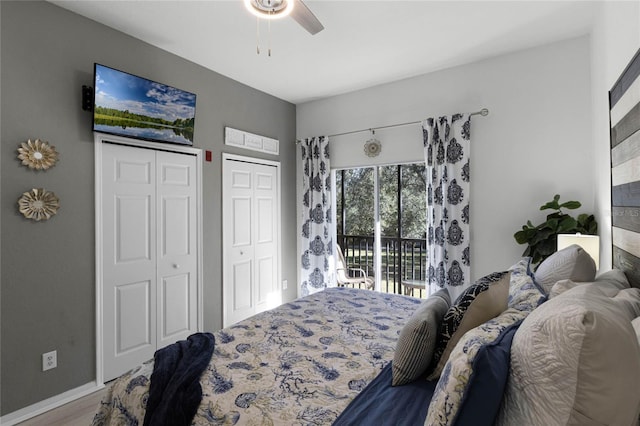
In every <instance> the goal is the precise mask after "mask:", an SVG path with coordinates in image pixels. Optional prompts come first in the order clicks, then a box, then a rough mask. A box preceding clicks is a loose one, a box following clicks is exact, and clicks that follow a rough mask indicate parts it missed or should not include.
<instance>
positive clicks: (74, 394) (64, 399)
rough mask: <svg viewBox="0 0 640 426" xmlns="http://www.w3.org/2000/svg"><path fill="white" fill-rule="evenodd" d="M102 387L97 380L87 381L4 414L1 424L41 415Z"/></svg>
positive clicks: (6, 425) (22, 420)
mask: <svg viewBox="0 0 640 426" xmlns="http://www.w3.org/2000/svg"><path fill="white" fill-rule="evenodd" d="M102 388H104V385H103V384H98V383H96V382H90V383H87V384H86V385H82V386H80V387H77V388H75V389H71V390H68V391H66V392H63V393H61V394H60V395H56V396H53V397H51V398H47V399H45V400H44V401H40V402H37V403H35V404H33V405H29V406H28V407H24V408H21V409H19V410H18V411H14V412H13V413H9V414H7V415H4V416H2V417H0V425H3V426H12V425H15V424H18V423H20V422H24V421H25V420H28V419H30V418H32V417H35V416H39V415H40V414H42V413H46V412H47V411H49V410H53V409H54V408H58V407H60V406H62V405H64V404H68V403H69V402H71V401H75V400H76V399H79V398H82V397H83V396H87V395H90V394H92V393H94V392H96V391H98V390H100V389H102Z"/></svg>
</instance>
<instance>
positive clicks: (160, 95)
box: [93, 64, 196, 145]
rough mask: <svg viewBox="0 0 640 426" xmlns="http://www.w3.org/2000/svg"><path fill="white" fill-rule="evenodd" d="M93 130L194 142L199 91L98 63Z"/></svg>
mask: <svg viewBox="0 0 640 426" xmlns="http://www.w3.org/2000/svg"><path fill="white" fill-rule="evenodd" d="M94 71H95V72H94V82H93V87H94V106H93V130H94V131H96V132H102V133H109V134H112V135H118V136H126V137H130V138H137V139H145V140H150V141H156V142H169V143H176V144H181V145H193V126H194V121H195V115H196V95H195V94H193V93H190V92H185V91H184V90H180V89H176V88H175V87H171V86H167V85H165V84H161V83H157V82H155V81H151V80H147V79H146V78H142V77H138V76H135V75H132V74H128V73H126V72H122V71H118V70H116V69H113V68H109V67H106V66H104V65H100V64H95V70H94Z"/></svg>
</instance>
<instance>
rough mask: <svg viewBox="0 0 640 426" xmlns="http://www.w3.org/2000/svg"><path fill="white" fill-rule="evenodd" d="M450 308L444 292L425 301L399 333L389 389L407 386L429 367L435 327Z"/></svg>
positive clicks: (447, 296) (449, 302) (447, 294)
mask: <svg viewBox="0 0 640 426" xmlns="http://www.w3.org/2000/svg"><path fill="white" fill-rule="evenodd" d="M450 305H451V299H450V297H449V292H448V291H447V289H446V288H445V289H442V290H439V291H438V292H436V293H434V294H432V295H431V296H429V298H427V300H425V301H424V302H423V303H422V304H421V305H420V307H419V308H418V309H417V310H416V311H415V312H414V313H413V315H411V318H409V321H407V323H406V324H405V326H404V327H403V328H402V331H401V332H400V337H399V338H398V343H397V344H396V351H395V354H394V356H393V364H392V365H393V367H392V369H393V374H392V381H391V385H392V386H399V385H404V384H407V383H410V382H412V381H414V380H416V379H417V378H418V377H420V375H422V374H423V373H424V372H425V371H426V370H427V367H429V364H430V363H431V358H432V356H433V350H434V348H435V346H436V339H437V337H438V328H439V327H440V323H441V322H442V318H443V317H444V314H445V313H446V312H447V310H448V309H449V306H450Z"/></svg>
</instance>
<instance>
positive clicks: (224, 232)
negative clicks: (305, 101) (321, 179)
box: [222, 152, 282, 324]
mask: <svg viewBox="0 0 640 426" xmlns="http://www.w3.org/2000/svg"><path fill="white" fill-rule="evenodd" d="M227 160H235V161H243V162H245V163H252V164H261V165H264V166H272V167H275V168H276V179H277V180H278V182H277V192H278V194H277V197H276V204H277V206H276V215H277V216H276V217H277V218H278V220H277V221H276V225H277V228H276V244H277V246H278V253H277V255H278V264H277V269H278V270H277V272H276V277H277V278H276V280H277V281H276V282H277V285H278V289H279V291H280V292H282V241H281V237H282V236H281V231H280V229H281V227H282V226H281V218H282V214H281V211H280V209H281V202H282V201H281V197H282V195H281V194H282V191H281V188H282V180H281V177H280V162H279V161H273V160H264V159H262V158H255V157H245V156H242V155H236V154H229V153H226V152H223V153H222V176H224V168H225V165H226V164H227V163H226V162H227ZM222 187H223V193H222V200H223V202H224V199H225V194H224V185H222ZM223 222H224V219H223ZM227 238H229V230H228V229H227V227H226V226H225V224H224V223H222V268H223V271H222V277H223V282H222V292H223V294H222V322H223V324H224V319H225V318H226V309H227V307H226V305H225V303H224V288H225V282H224V277H225V271H224V268H225V267H226V259H227V255H228V253H227V251H226V248H225V247H226V244H225V242H226V241H227Z"/></svg>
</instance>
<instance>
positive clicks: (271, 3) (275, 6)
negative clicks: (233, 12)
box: [244, 0, 295, 19]
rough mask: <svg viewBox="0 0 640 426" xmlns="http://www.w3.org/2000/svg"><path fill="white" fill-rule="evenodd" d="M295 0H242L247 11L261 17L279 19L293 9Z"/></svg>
mask: <svg viewBox="0 0 640 426" xmlns="http://www.w3.org/2000/svg"><path fill="white" fill-rule="evenodd" d="M294 4H295V0H244V5H245V7H246V8H247V10H248V11H249V12H251V13H252V14H253V15H255V16H257V17H258V18H261V19H280V18H284V17H285V16H288V15H289V14H290V13H291V11H292V10H293V6H294Z"/></svg>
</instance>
